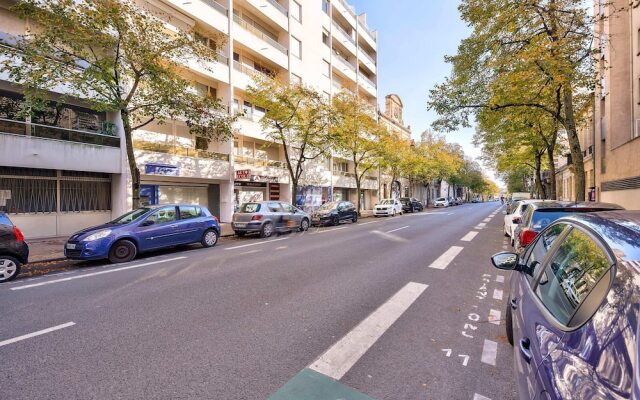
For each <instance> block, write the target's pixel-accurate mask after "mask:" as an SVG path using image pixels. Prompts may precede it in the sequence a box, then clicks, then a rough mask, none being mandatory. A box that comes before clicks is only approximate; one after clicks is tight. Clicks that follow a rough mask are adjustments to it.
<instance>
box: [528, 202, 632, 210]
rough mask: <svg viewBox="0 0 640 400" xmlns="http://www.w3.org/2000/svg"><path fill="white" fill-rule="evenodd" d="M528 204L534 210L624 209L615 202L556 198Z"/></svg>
mask: <svg viewBox="0 0 640 400" xmlns="http://www.w3.org/2000/svg"><path fill="white" fill-rule="evenodd" d="M530 204H531V205H532V208H533V209H534V210H539V209H554V208H558V209H567V208H575V209H580V208H590V209H594V210H596V209H608V210H624V208H622V207H621V206H619V205H617V204H613V203H601V202H595V201H588V202H587V201H580V202H574V201H556V200H549V201H546V200H545V201H541V200H538V201H532V202H531V203H530Z"/></svg>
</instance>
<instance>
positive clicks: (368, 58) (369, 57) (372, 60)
mask: <svg viewBox="0 0 640 400" xmlns="http://www.w3.org/2000/svg"><path fill="white" fill-rule="evenodd" d="M360 54H362V55H364V58H366V59H367V60H369V61H371V64H373V65H376V60H374V59H373V57H371V56H370V55H369V54H367V53H366V52H364V51H361V52H360Z"/></svg>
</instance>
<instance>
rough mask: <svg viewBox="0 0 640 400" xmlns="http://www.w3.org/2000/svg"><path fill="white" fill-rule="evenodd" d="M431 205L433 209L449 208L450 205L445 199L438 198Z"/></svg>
mask: <svg viewBox="0 0 640 400" xmlns="http://www.w3.org/2000/svg"><path fill="white" fill-rule="evenodd" d="M433 205H434V207H449V206H450V205H451V204H450V203H449V199H447V198H446V197H438V198H437V199H436V201H435V202H433Z"/></svg>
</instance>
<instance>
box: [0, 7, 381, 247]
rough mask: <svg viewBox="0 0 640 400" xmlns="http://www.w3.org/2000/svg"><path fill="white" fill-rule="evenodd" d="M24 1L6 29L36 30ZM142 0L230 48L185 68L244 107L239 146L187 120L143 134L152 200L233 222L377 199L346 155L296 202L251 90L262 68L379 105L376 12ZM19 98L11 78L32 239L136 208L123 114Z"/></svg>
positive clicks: (7, 131) (3, 179)
mask: <svg viewBox="0 0 640 400" xmlns="http://www.w3.org/2000/svg"><path fill="white" fill-rule="evenodd" d="M12 3H14V1H10V0H0V35H6V36H8V35H19V34H22V33H24V32H25V26H26V25H25V22H24V21H22V20H20V19H19V18H17V17H16V16H15V15H14V14H12V13H11V12H10V11H9V8H10V6H11V4H12ZM137 3H138V4H139V5H140V7H144V8H146V9H148V10H151V11H154V12H157V13H158V14H164V15H168V16H170V18H168V19H167V20H168V21H169V23H170V24H173V25H175V26H176V27H178V28H180V29H184V30H187V31H191V32H193V34H194V35H195V37H196V38H197V39H198V40H201V41H202V42H203V43H205V44H207V45H209V46H211V47H213V48H216V49H218V52H219V57H218V59H217V61H215V62H214V63H213V64H211V65H208V66H206V67H207V68H204V67H203V66H202V65H200V64H199V63H196V62H193V61H191V60H185V65H184V66H185V68H184V71H183V72H182V73H183V74H184V76H185V77H187V78H188V79H190V80H191V81H193V84H194V88H195V90H197V92H198V93H201V94H202V95H203V96H214V97H216V98H218V99H220V100H221V101H222V102H223V103H224V104H225V105H226V106H227V107H228V110H229V112H230V113H236V112H239V111H242V112H243V116H242V117H241V118H239V120H238V122H237V124H236V126H235V128H234V129H235V135H234V138H233V140H229V141H227V142H214V141H209V140H207V139H205V138H200V137H196V136H194V135H193V134H191V132H190V131H189V128H188V126H187V124H186V123H185V121H180V120H175V121H168V122H167V123H165V124H162V125H159V124H153V123H152V124H149V125H146V126H145V127H144V128H143V129H140V130H138V131H136V132H134V148H135V157H136V162H137V164H138V166H139V168H140V171H141V180H142V186H141V197H142V201H143V202H144V203H145V204H163V203H172V202H184V203H199V204H203V205H206V206H208V207H209V208H210V209H211V211H212V212H213V213H214V214H215V215H217V216H219V217H220V219H221V221H222V222H228V221H230V220H231V217H232V214H233V212H234V209H235V207H236V206H237V205H238V204H240V203H243V202H246V201H256V200H263V199H264V200H269V199H273V200H283V201H291V202H293V201H295V202H297V203H298V204H300V205H302V206H315V205H320V204H321V203H322V202H324V201H329V200H332V199H348V200H355V198H356V196H358V195H360V197H361V200H362V204H363V205H364V206H365V207H366V208H371V207H372V206H373V204H375V202H376V199H377V192H378V178H377V177H374V176H371V177H368V178H367V179H366V181H365V183H364V189H363V191H362V193H360V194H358V193H356V190H355V187H356V185H355V177H354V174H353V164H352V163H351V162H349V161H348V160H342V159H339V158H334V157H328V158H326V159H323V160H317V161H316V162H315V163H314V164H313V165H310V166H308V171H307V173H306V174H305V176H304V182H303V185H302V187H301V188H300V191H299V193H298V195H297V196H296V199H292V198H291V197H292V196H291V185H290V179H289V175H288V172H287V170H286V168H285V164H284V150H283V149H282V146H281V145H279V144H277V143H273V142H272V141H270V140H269V138H268V136H267V135H266V134H265V132H264V131H263V129H262V127H261V126H260V123H259V120H260V117H261V116H262V114H263V113H264V112H265V110H263V109H260V108H259V107H256V106H254V105H253V104H251V103H250V102H249V101H248V100H247V98H246V97H247V96H246V90H247V87H248V85H249V84H250V83H251V82H252V78H253V76H254V75H268V76H275V77H278V78H281V79H283V80H285V81H286V80H289V81H291V82H302V83H303V84H305V85H310V86H312V87H314V88H316V89H317V90H318V91H320V92H322V93H324V94H325V95H326V96H328V97H330V96H332V95H334V94H335V93H337V92H339V91H341V90H350V91H356V92H357V93H358V94H359V95H360V96H361V97H363V98H365V99H366V101H368V102H369V103H370V104H371V105H373V106H376V105H377V35H376V32H374V31H372V30H371V29H370V28H369V27H368V26H367V22H366V15H365V14H360V15H358V14H356V11H355V10H354V8H353V7H352V6H350V5H349V4H347V3H346V2H345V1H344V0H333V1H329V0H217V1H216V0H190V1H183V0H140V1H138V2H137ZM53 95H54V96H55V94H53ZM19 99H20V88H19V87H17V86H16V85H13V84H11V83H10V82H8V81H7V77H2V76H0V160H2V162H1V163H2V165H0V200H1V199H2V198H3V196H4V197H11V199H9V200H8V201H7V205H5V206H4V209H6V210H7V211H8V212H10V213H11V214H12V218H13V219H15V220H16V222H17V223H18V224H20V226H21V228H23V230H24V231H25V234H26V235H27V237H48V236H60V235H68V234H70V233H72V232H73V231H75V230H77V229H78V228H80V227H85V226H89V225H95V224H98V223H101V222H105V221H108V220H110V219H111V218H112V217H115V216H116V215H119V214H121V213H123V212H124V211H125V210H127V209H128V208H130V207H131V195H130V191H129V172H128V167H127V164H126V156H125V154H126V153H125V152H124V149H125V146H124V142H123V140H122V136H123V135H122V127H121V121H120V120H119V116H118V115H109V114H98V113H93V112H92V111H91V110H89V109H88V108H86V107H83V105H82V102H80V101H78V102H74V103H73V104H69V105H68V106H67V109H65V110H62V111H59V110H52V111H51V112H50V113H49V114H51V115H52V116H53V117H52V116H51V115H46V116H43V117H38V119H36V120H27V121H20V120H18V119H17V118H16V117H15V115H14V114H15V112H13V111H12V110H13V109H14V108H15V104H13V103H12V102H15V101H19ZM56 112H58V114H59V113H60V112H61V113H62V115H63V116H64V118H56V115H58V114H56ZM70 182H71V183H70ZM3 191H4V192H3ZM0 204H1V203H0ZM0 209H3V208H2V206H0Z"/></svg>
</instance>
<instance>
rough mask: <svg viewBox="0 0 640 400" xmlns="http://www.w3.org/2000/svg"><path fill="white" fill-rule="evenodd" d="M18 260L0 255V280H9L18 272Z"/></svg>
mask: <svg viewBox="0 0 640 400" xmlns="http://www.w3.org/2000/svg"><path fill="white" fill-rule="evenodd" d="M20 266H21V264H20V261H18V260H16V259H15V258H13V257H11V256H0V282H9V281H10V280H12V279H14V278H15V277H16V276H18V274H19V273H20Z"/></svg>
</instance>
